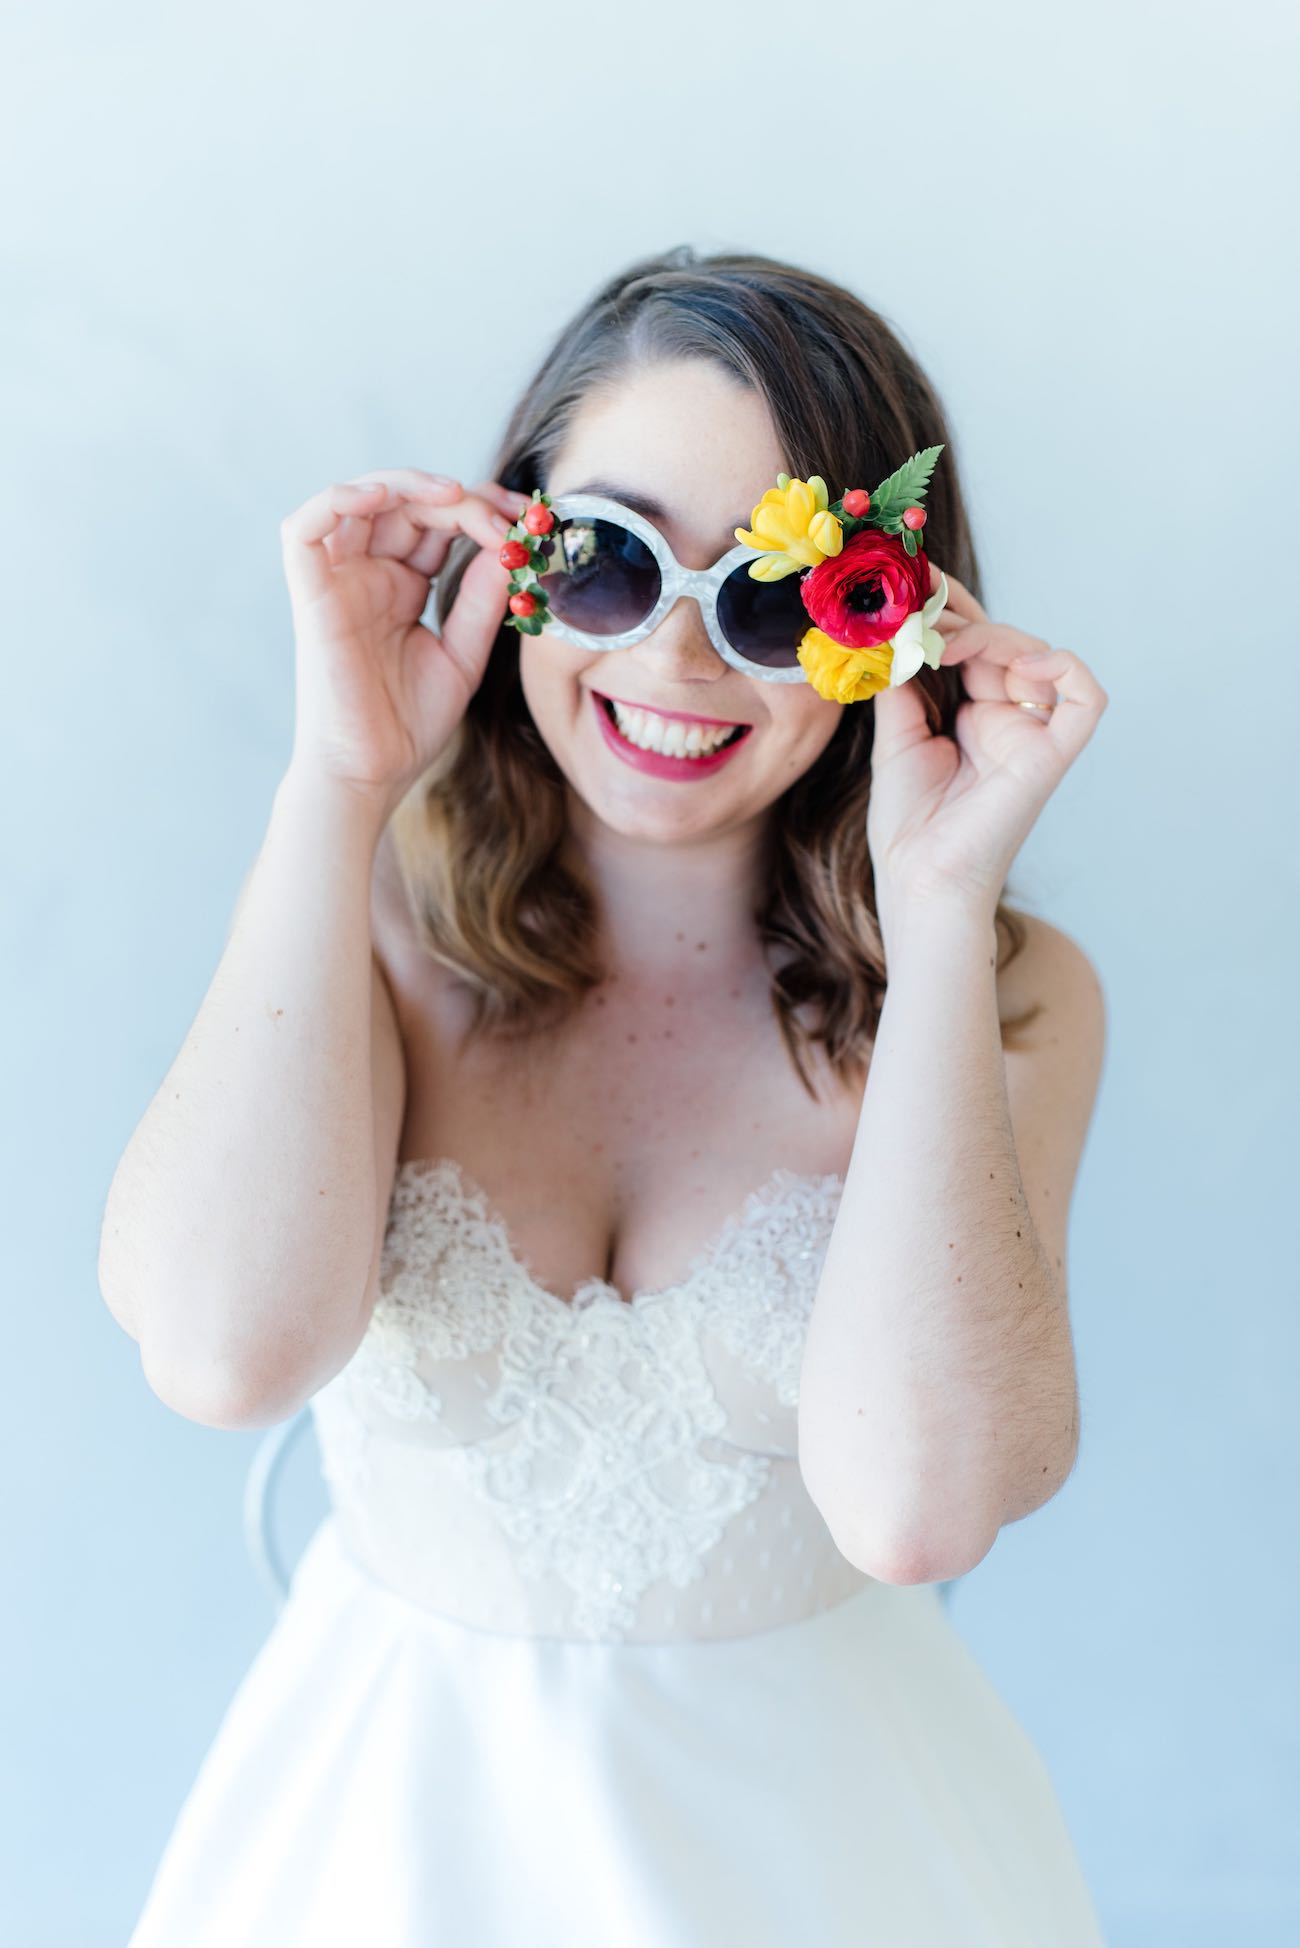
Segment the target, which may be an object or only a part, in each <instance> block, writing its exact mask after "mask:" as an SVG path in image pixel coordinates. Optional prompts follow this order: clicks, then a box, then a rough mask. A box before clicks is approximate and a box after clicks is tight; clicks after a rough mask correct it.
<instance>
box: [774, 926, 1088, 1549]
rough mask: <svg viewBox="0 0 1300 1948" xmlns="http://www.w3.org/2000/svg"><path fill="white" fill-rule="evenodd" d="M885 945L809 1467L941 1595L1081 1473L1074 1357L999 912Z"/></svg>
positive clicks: (808, 1432)
mask: <svg viewBox="0 0 1300 1948" xmlns="http://www.w3.org/2000/svg"><path fill="white" fill-rule="evenodd" d="M886 946H887V962H888V974H889V984H888V989H887V993H886V999H885V1002H884V1005H883V1008H882V1011H881V1018H880V1023H879V1028H878V1032H877V1037H876V1043H875V1047H874V1051H873V1054H872V1059H871V1066H870V1071H869V1075H868V1081H867V1088H866V1092H865V1095H864V1099H863V1104H862V1110H861V1115H860V1119H859V1124H858V1131H857V1136H856V1139H855V1142H854V1148H853V1154H852V1157H851V1159H850V1164H849V1169H848V1172H847V1175H846V1181H845V1186H844V1194H843V1199H842V1202H841V1205H840V1209H839V1213H838V1215H837V1218H836V1222H835V1226H834V1229H833V1232H832V1236H831V1240H830V1244H829V1247H828V1250H827V1255H826V1259H825V1264H824V1267H823V1272H822V1277H821V1281H820V1284H819V1287H818V1292H817V1297H816V1302H815V1306H814V1310H813V1316H812V1319H811V1322H810V1327H809V1333H808V1339H807V1345H806V1350H805V1356H804V1364H803V1374H802V1381H801V1390H800V1401H799V1440H800V1462H801V1467H802V1469H803V1472H804V1476H805V1480H806V1481H807V1483H808V1487H809V1492H810V1493H811V1494H812V1496H813V1498H814V1500H816V1502H817V1504H818V1507H819V1508H820V1509H821V1511H822V1513H823V1514H824V1515H825V1517H826V1520H827V1523H828V1526H829V1527H830V1528H831V1529H832V1532H833V1533H834V1534H835V1536H836V1538H837V1540H838V1541H839V1542H840V1544H841V1547H843V1548H845V1551H846V1553H848V1554H850V1555H851V1556H852V1557H853V1559H854V1560H857V1561H860V1562H861V1565H862V1567H863V1568H864V1569H865V1570H867V1571H868V1572H869V1573H870V1572H871V1571H872V1566H873V1564H879V1565H881V1573H882V1574H887V1575H892V1576H893V1579H894V1580H907V1581H937V1580H940V1579H942V1578H944V1577H947V1576H951V1575H959V1574H962V1573H963V1572H964V1571H965V1570H966V1569H969V1568H970V1567H972V1566H973V1565H974V1563H976V1562H978V1561H979V1560H980V1559H981V1557H982V1556H984V1555H985V1554H986V1553H987V1552H988V1550H989V1548H990V1547H991V1546H992V1544H993V1541H994V1539H995V1537H996V1535H997V1532H998V1529H999V1528H1000V1526H1001V1525H1002V1523H1004V1522H1006V1521H1011V1520H1015V1519H1017V1518H1018V1517H1019V1516H1020V1515H1022V1514H1026V1513H1028V1512H1029V1510H1030V1509H1032V1508H1035V1507H1037V1506H1038V1505H1039V1504H1040V1503H1041V1502H1042V1501H1043V1500H1045V1499H1046V1498H1047V1495H1049V1494H1050V1493H1052V1492H1054V1490H1055V1488H1056V1487H1057V1486H1059V1484H1060V1482H1061V1481H1062V1480H1063V1479H1064V1478H1065V1476H1066V1474H1067V1473H1068V1472H1069V1468H1070V1466H1071V1465H1072V1460H1073V1454H1074V1447H1075V1441H1076V1429H1077V1399H1076V1379H1075V1365H1074V1352H1073V1346H1072V1343H1071V1336H1070V1327H1069V1318H1068V1312H1067V1308H1066V1304H1065V1299H1064V1295H1063V1292H1062V1290H1061V1287H1060V1283H1059V1281H1058V1279H1057V1277H1056V1275H1055V1273H1054V1272H1053V1270H1052V1268H1051V1265H1050V1263H1049V1260H1048V1255H1047V1253H1046V1252H1045V1250H1044V1248H1043V1246H1042V1243H1041V1240H1040V1238H1039V1235H1038V1232H1037V1230H1036V1229H1035V1226H1034V1224H1033V1221H1032V1219H1031V1216H1030V1212H1029V1207H1028V1205H1027V1203H1026V1200H1025V1194H1024V1189H1023V1185H1022V1182H1021V1176H1020V1166H1019V1160H1018V1158H1017V1156H1016V1149H1015V1141H1014V1135H1013V1131H1012V1124H1011V1116H1010V1111H1009V1108H1008V1103H1007V1093H1006V1077H1005V1069H1004V1064H1003V1055H1002V1047H1001V1039H1000V1035H999V1030H998V1008H997V986H996V971H995V960H996V946H997V941H996V935H995V932H994V927H993V917H992V912H991V911H987V912H986V911H984V910H980V911H978V912H977V911H972V910H970V909H967V908H960V907H956V906H954V907H952V908H949V909H944V910H940V909H937V908H933V907H932V908H930V909H923V910H922V912H921V914H920V915H919V916H917V917H916V918H914V919H911V920H905V921H903V922H902V923H901V924H900V927H899V929H898V931H897V932H896V934H895V936H894V937H893V939H892V940H889V941H887V943H886ZM895 1570H898V1571H899V1572H900V1573H898V1574H896V1575H895V1574H894V1571H895Z"/></svg>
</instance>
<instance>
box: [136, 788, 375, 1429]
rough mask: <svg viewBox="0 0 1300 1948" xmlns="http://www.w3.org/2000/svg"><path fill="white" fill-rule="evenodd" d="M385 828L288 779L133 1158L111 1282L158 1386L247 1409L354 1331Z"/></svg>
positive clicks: (365, 1207) (358, 807) (367, 1243)
mask: <svg viewBox="0 0 1300 1948" xmlns="http://www.w3.org/2000/svg"><path fill="white" fill-rule="evenodd" d="M381 829H382V825H381V820H380V819H379V817H378V815H377V814H376V813H374V812H372V811H371V810H370V809H369V808H367V807H365V806H363V805H362V804H360V803H359V802H358V801H357V800H356V799H355V798H354V797H351V796H350V795H349V794H348V793H347V791H346V789H345V788H343V789H339V788H335V787H332V786H329V785H328V784H327V782H324V781H320V780H317V779H316V778H314V777H312V778H304V777H301V776H298V775H295V774H294V773H293V772H292V770H290V772H289V773H287V774H286V776H285V778H284V779H283V780H282V782H281V784H280V787H279V789H278V791H277V793H276V797H275V803H274V807H273V810H272V814H271V818H270V822H269V825H268V829H267V834H266V838H265V840H264V842H263V845H262V849H261V852H260V853H259V855H258V858H257V861H256V864H255V866H254V868H253V871H252V874H251V876H250V878H249V881H248V884H247V886H246V888H245V890H244V894H243V898H242V900H241V903H240V906H239V910H238V913H237V915H236V917H235V921H234V923H233V926H232V928H231V932H230V938H229V940H228V942H227V945H226V948H225V951H224V953H223V955H222V957H221V960H220V962H219V964H218V966H217V969H216V972H215V974H214V976H213V978H212V981H211V984H210V986H209V988H208V991H207V993H206V995H205V996H204V999H203V1002H202V1005H201V1007H200V1009H199V1012H198V1014H197V1016H196V1018H195V1020H194V1023H193V1026H192V1027H191V1029H190V1031H189V1033H188V1034H187V1036H186V1038H185V1043H184V1046H183V1047H182V1048H181V1050H180V1052H179V1054H178V1055H177V1057H176V1059H175V1061H174V1062H173V1063H172V1065H171V1068H170V1069H169V1071H168V1073H167V1075H166V1077H165V1079H164V1081H163V1083H162V1085H161V1087H160V1088H159V1090H158V1091H157V1094H156V1095H155V1096H154V1099H153V1101H152V1102H151V1103H150V1105H149V1108H148V1109H147V1111H146V1112H145V1115H144V1116H143V1118H142V1119H141V1122H140V1123H139V1125H138V1126H137V1128H136V1130H135V1132H134V1134H133V1135H132V1137H131V1140H130V1142H129V1144H128V1145H127V1147H126V1149H125V1151H124V1152H123V1155H122V1158H121V1161H120V1162H119V1164H118V1167H117V1170H116V1173H115V1175H114V1178H113V1182H112V1187H111V1190H110V1192H109V1196H108V1200H107V1205H106V1209H105V1214H104V1224H103V1233H102V1239H101V1251H100V1280H101V1285H102V1287H103V1289H104V1294H105V1297H106V1299H107V1300H108V1301H109V1303H110V1305H111V1306H112V1308H113V1310H114V1312H115V1316H117V1317H118V1318H119V1319H120V1320H121V1321H122V1323H123V1324H124V1325H125V1326H126V1328H127V1330H129V1331H130V1332H132V1334H133V1336H134V1337H136V1338H137V1339H138V1340H139V1342H140V1346H141V1351H142V1356H143V1358H144V1361H145V1365H146V1369H147V1370H148V1372H149V1375H150V1378H151V1380H155V1379H156V1377H157V1376H160V1375H161V1376H165V1378H167V1379H173V1378H174V1382H175V1385H176V1387H177V1389H178V1391H183V1392H184V1394H185V1396H186V1397H187V1398H195V1397H197V1398H200V1399H203V1400H213V1401H216V1402H220V1401H221V1400H223V1399H227V1398H229V1399H237V1398H238V1397H239V1391H240V1389H241V1388H242V1387H244V1386H246V1385H249V1384H254V1385H255V1384H256V1382H257V1376H258V1375H259V1374H268V1373H274V1372H276V1371H279V1370H281V1368H282V1367H283V1366H284V1365H285V1364H287V1363H288V1362H290V1361H292V1362H293V1363H294V1364H295V1365H296V1366H297V1367H298V1369H299V1370H302V1369H303V1367H304V1366H307V1367H308V1368H309V1367H310V1358H309V1356H308V1357H305V1356H304V1349H305V1348H307V1347H308V1346H310V1345H313V1344H314V1345H318V1346H319V1347H320V1349H321V1359H322V1362H324V1363H326V1364H327V1363H328V1360H329V1358H330V1356H331V1355H332V1353H333V1350H334V1348H335V1347H336V1346H337V1344H338V1343H339V1342H340V1341H341V1340H342V1338H343V1337H344V1335H345V1334H346V1333H347V1332H349V1331H350V1330H351V1329H352V1325H353V1321H354V1320H355V1318H356V1317H357V1316H358V1314H359V1309H360V1307H361V1303H362V1299H363V1295H364V1293H365V1291H366V1288H367V1283H368V1276H369V1270H370V1262H371V1258H372V1255H373V1249H374V1235H375V1222H376V1217H375V1162H374V1155H373V1150H374V1134H373V1109H372V1087H371V1076H370V1064H371V1057H370V1010H371V1003H370V985H371V945H370V917H369V916H370V881H371V871H372V865H373V860H374V853H375V847H376V844H377V842H378V837H379V832H380V830H381Z"/></svg>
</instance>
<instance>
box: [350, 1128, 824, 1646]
mask: <svg viewBox="0 0 1300 1948" xmlns="http://www.w3.org/2000/svg"><path fill="white" fill-rule="evenodd" d="M842 1188H843V1185H842V1180H841V1179H840V1178H839V1177H837V1176H835V1175H827V1176H824V1177H805V1176H799V1175H797V1174H796V1173H795V1172H793V1171H790V1170H785V1169H779V1170H777V1171H775V1172H773V1174H772V1176H771V1178H770V1179H769V1180H768V1182H767V1183H765V1184H764V1185H762V1186H761V1187H760V1188H759V1189H758V1190H755V1191H753V1192H751V1193H750V1196H749V1197H748V1198H747V1199H746V1201H745V1204H744V1206H743V1207H742V1208H741V1210H740V1211H738V1212H737V1213H735V1215H733V1216H732V1217H731V1218H730V1219H729V1220H728V1221H727V1223H726V1224H725V1225H724V1226H723V1227H722V1229H721V1231H720V1232H719V1233H718V1234H717V1236H716V1237H715V1238H714V1240H713V1241H712V1243H711V1244H709V1245H707V1246H706V1247H705V1248H704V1250H703V1251H701V1252H700V1253H699V1254H697V1256H696V1258H695V1259H694V1260H693V1261H692V1263H691V1265H690V1266H689V1267H688V1268H687V1270H686V1272H685V1273H684V1274H683V1275H682V1277H681V1278H679V1279H678V1280H677V1281H676V1282H675V1283H674V1284H673V1285H670V1286H666V1287H664V1288H663V1289H662V1290H659V1291H646V1292H638V1293H636V1294H635V1295H633V1297H632V1298H631V1299H630V1300H624V1299H623V1298H621V1297H620V1296H619V1294H618V1292H617V1290H616V1288H615V1287H614V1286H613V1285H611V1284H609V1283H608V1282H607V1281H605V1280H603V1279H599V1278H592V1279H588V1280H586V1281H584V1283H583V1284H582V1285H581V1286H579V1288H578V1290H577V1291H576V1292H575V1293H574V1295H573V1298H572V1299H571V1300H568V1301H566V1300H564V1299H561V1298H560V1297H558V1296H557V1295H556V1294H555V1293H553V1292H550V1291H548V1290H547V1289H546V1287H544V1286H543V1285H541V1284H540V1283H539V1282H538V1281H537V1280H536V1279H535V1278H534V1277H533V1275H532V1273H531V1272H530V1271H529V1269H528V1268H527V1266H526V1265H525V1264H524V1263H523V1262H522V1261H521V1260H520V1258H519V1257H518V1255H517V1253H516V1252H515V1250H514V1248H513V1246H512V1244H511V1241H510V1238H509V1235H508V1233H507V1230H506V1227H505V1225H504V1223H503V1221H502V1220H501V1219H500V1218H499V1217H498V1216H497V1215H496V1214H495V1212H494V1211H493V1210H492V1208H491V1206H490V1204H489V1202H488V1199H487V1197H486V1195H485V1193H484V1192H483V1191H481V1190H480V1189H479V1188H478V1187H477V1186H476V1185H474V1184H473V1183H472V1182H471V1181H470V1180H469V1179H468V1178H467V1177H466V1175H465V1174H464V1172H463V1171H462V1170H461V1169H460V1167H459V1165H457V1164H456V1163H455V1162H454V1161H453V1160H452V1159H450V1158H428V1159H417V1160H413V1161H410V1162H408V1163H406V1164H403V1165H401V1166H399V1169H398V1173H397V1177H396V1180H395V1184H394V1191H393V1200H392V1205H391V1209H390V1214H389V1222H388V1229H387V1232H386V1236H385V1240H384V1253H383V1263H382V1267H381V1280H380V1291H379V1297H378V1299H377V1301H376V1303H375V1307H374V1310H373V1312H372V1315H371V1319H370V1323H369V1326H368V1328H367V1331H366V1334H365V1336H364V1338H363V1339H362V1341H361V1344H360V1345H359V1347H358V1348H357V1351H356V1353H355V1354H354V1356H353V1359H352V1360H351V1362H350V1363H349V1365H348V1366H347V1367H346V1368H344V1369H343V1372H342V1373H341V1374H339V1375H338V1376H336V1378H337V1380H338V1381H339V1382H340V1383H343V1382H346V1385H347V1387H348V1388H349V1389H352V1388H359V1389H361V1390H363V1391H364V1392H365V1393H367V1394H368V1395H369V1396H370V1397H371V1398H372V1399H373V1400H374V1401H375V1402H376V1403H377V1404H378V1405H379V1406H380V1407H382V1409H383V1410H384V1411H385V1412H386V1413H387V1414H389V1415H390V1416H392V1417H393V1418H394V1419H396V1420H398V1421H404V1422H410V1423H414V1422H419V1421H427V1422H429V1423H437V1421H438V1419H439V1417H440V1414H441V1411H442V1403H441V1401H440V1399H439V1396H438V1394H437V1393H436V1391H435V1390H434V1387H433V1385H432V1383H431V1382H432V1378H433V1375H432V1373H431V1368H433V1367H435V1366H436V1365H437V1363H439V1362H442V1361H448V1360H462V1359H468V1358H470V1357H472V1356H474V1355H477V1354H484V1353H488V1352H490V1351H492V1350H494V1349H499V1357H500V1363H499V1378H498V1383H497V1385H496V1387H495V1389H494V1391H492V1392H491V1394H490V1395H489V1396H488V1398H487V1399H486V1402H485V1408H486V1412H487V1414H488V1416H489V1417H490V1419H491V1420H493V1421H494V1422H495V1423H497V1424H498V1425H499V1427H500V1428H501V1429H502V1435H501V1436H492V1437H491V1438H490V1439H488V1440H486V1441H480V1442H475V1443H467V1444H465V1445H463V1446H458V1447H455V1448H453V1449H450V1450H448V1458H449V1463H450V1465H451V1466H453V1467H454V1468H455V1470H456V1472H457V1473H458V1474H459V1476H460V1478H461V1479H462V1480H463V1481H464V1482H466V1483H467V1484H468V1485H470V1486H471V1487H472V1488H473V1489H474V1490H475V1491H476V1492H477V1493H478V1494H479V1495H480V1496H482V1497H484V1498H485V1499H486V1500H488V1501H490V1502H491V1504H492V1505H493V1508H494V1511H495V1513H496V1515H497V1518H498V1520H499V1522H500V1524H501V1526H502V1528H503V1529H504V1531H505V1532H506V1533H507V1534H508V1535H509V1536H510V1538H511V1540H512V1541H513V1542H514V1543H516V1544H517V1545H518V1557H517V1560H518V1564H519V1568H520V1570H521V1572H522V1573H523V1574H524V1575H527V1576H530V1577H542V1576H545V1575H548V1574H550V1575H555V1576H557V1577H559V1578H560V1579H561V1580H562V1581H563V1583H564V1584H565V1585H566V1586H567V1587H568V1588H569V1590H570V1591H571V1592H572V1595H573V1622H574V1625H575V1627H576V1628H577V1629H578V1630H580V1631H581V1632H583V1633H584V1634H589V1635H592V1636H597V1637H600V1636H606V1637H610V1636H612V1637H617V1636H618V1635H619V1634H621V1633H622V1632H624V1631H626V1630H628V1629H631V1628H632V1627H633V1625H634V1622H635V1617H636V1611H637V1605H638V1602H639V1599H640V1598H641V1596H642V1594H643V1593H644V1591H645V1590H646V1589H647V1588H648V1587H649V1586H650V1584H651V1583H653V1582H656V1581H658V1580H660V1579H666V1580H667V1581H669V1582H671V1583H672V1584H673V1585H674V1586H676V1587H677V1588H684V1587H685V1586H686V1585H687V1584H688V1583H690V1582H693V1581H694V1580H696V1579H697V1578H698V1577H699V1576H700V1575H701V1574H702V1573H703V1570H704V1564H705V1558H706V1556H707V1554H708V1552H709V1550H710V1549H712V1548H713V1547H714V1545H715V1544H716V1543H717V1541H718V1540H719V1538H720V1537H721V1535H722V1533H723V1531H724V1529H725V1528H726V1526H727V1524H728V1523H729V1522H730V1521H731V1519H732V1518H733V1516H734V1515H735V1514H736V1513H737V1512H738V1511H739V1510H740V1509H742V1508H744V1507H745V1506H746V1505H747V1504H748V1503H750V1502H752V1501H754V1500H755V1499H756V1497H757V1496H758V1495H759V1494H760V1493H761V1492H762V1489H763V1486H764V1484H765V1482H766V1481H767V1478H768V1473H769V1469H770V1466H771V1462H770V1459H769V1458H768V1457H767V1456H765V1455H762V1454H756V1453H752V1452H747V1451H744V1450H741V1449H739V1448H735V1447H731V1446H729V1445H728V1443H727V1441H726V1438H725V1434H726V1425H727V1418H726V1413H725V1410H724V1409H723V1407H722V1405H721V1403H720V1402H719V1400H718V1398H717V1396H716V1393H715V1391H714V1388H713V1384H712V1382H711V1380H710V1377H709V1372H708V1368H707V1365H706V1362H705V1358H704V1354H703V1345H702V1342H703V1340H704V1338H705V1337H706V1336H707V1335H710V1334H711V1335H714V1336H716V1338H717V1339H718V1340H719V1341H720V1342H721V1344H722V1345H724V1346H725V1347H726V1349H727V1351H728V1352H729V1353H730V1354H731V1355H732V1357H733V1358H735V1359H736V1360H737V1361H739V1362H741V1363H742V1364H743V1365H744V1366H745V1367H746V1368H747V1369H748V1370H749V1372H750V1373H752V1374H753V1375H755V1376H757V1377H758V1378H759V1379H761V1380H762V1381H765V1382H766V1383H767V1384H768V1385H770V1386H771V1387H772V1388H773V1390H774V1391H775V1394H776V1396H777V1398H778V1400H780V1402H781V1403H782V1404H783V1405H784V1406H786V1407H794V1406H796V1405H797V1402H798V1390H799V1368H800V1362H801V1359H802V1352H803V1344H804V1337H805V1334H806V1330H807V1324H808V1318H809V1315H810V1313H811V1310H812V1303H813V1298H814V1295H815V1289H816V1280H817V1275H818V1272H819V1269H820V1265H821V1260H822V1257H823V1256H824V1253H825V1249H826V1245H827V1242H828V1240H829V1233H830V1228H831V1224H832V1223H833V1220H834V1216H835V1211H836V1208H837V1206H838V1201H839V1195H840V1192H841V1190H842ZM506 1432H509V1434H510V1435H512V1436H513V1438H512V1439H510V1440H509V1441H508V1442H506V1441H504V1438H503V1437H504V1435H505V1434H506ZM349 1445H352V1444H351V1443H350V1442H349ZM347 1466H348V1472H349V1473H350V1474H352V1475H353V1477H354V1479H355V1480H359V1479H360V1478H361V1475H362V1472H363V1465H362V1456H361V1453H360V1452H359V1451H356V1450H355V1449H354V1451H353V1452H352V1453H351V1454H350V1455H348V1457H347Z"/></svg>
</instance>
